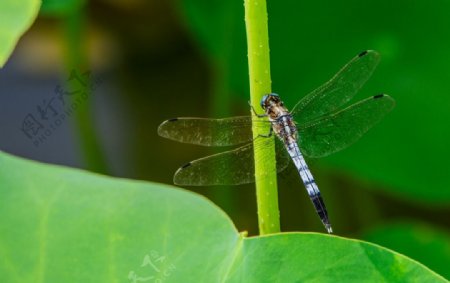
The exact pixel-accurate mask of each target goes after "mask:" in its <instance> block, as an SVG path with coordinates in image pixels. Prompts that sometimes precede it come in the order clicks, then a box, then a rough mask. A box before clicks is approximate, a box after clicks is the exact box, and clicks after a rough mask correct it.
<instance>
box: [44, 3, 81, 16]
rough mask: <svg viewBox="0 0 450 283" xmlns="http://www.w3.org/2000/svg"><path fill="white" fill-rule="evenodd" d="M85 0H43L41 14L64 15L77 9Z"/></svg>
mask: <svg viewBox="0 0 450 283" xmlns="http://www.w3.org/2000/svg"><path fill="white" fill-rule="evenodd" d="M86 2H87V0H43V1H42V8H41V14H43V15H51V16H66V15H68V14H70V13H72V12H74V11H77V10H79V9H80V8H81V7H83V6H84V5H85V4H86Z"/></svg>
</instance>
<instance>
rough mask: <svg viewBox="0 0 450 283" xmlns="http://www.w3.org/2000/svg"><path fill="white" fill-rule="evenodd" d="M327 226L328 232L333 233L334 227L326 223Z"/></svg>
mask: <svg viewBox="0 0 450 283" xmlns="http://www.w3.org/2000/svg"><path fill="white" fill-rule="evenodd" d="M325 228H326V229H327V232H328V234H332V233H333V228H331V225H330V224H326V225H325Z"/></svg>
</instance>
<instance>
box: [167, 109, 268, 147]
mask: <svg viewBox="0 0 450 283" xmlns="http://www.w3.org/2000/svg"><path fill="white" fill-rule="evenodd" d="M252 119H255V118H252V117H251V116H238V117H230V118H224V119H206V118H175V119H170V120H167V121H164V122H163V123H161V125H159V127H158V134H159V135H160V136H162V137H165V138H168V139H171V140H175V141H178V142H183V143H191V144H197V145H203V146H230V145H237V144H243V143H246V142H250V141H252V140H253V136H252ZM256 119H258V118H256ZM253 123H257V125H261V126H265V127H267V131H269V129H270V122H269V121H268V120H267V119H265V118H260V119H258V120H255V121H253Z"/></svg>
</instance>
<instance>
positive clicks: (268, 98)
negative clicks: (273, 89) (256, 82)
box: [261, 93, 281, 110]
mask: <svg viewBox="0 0 450 283" xmlns="http://www.w3.org/2000/svg"><path fill="white" fill-rule="evenodd" d="M280 102H281V100H280V96H279V95H278V94H276V93H269V94H266V95H264V96H263V97H262V99H261V107H262V109H264V110H266V108H267V107H269V106H271V105H273V104H278V103H280Z"/></svg>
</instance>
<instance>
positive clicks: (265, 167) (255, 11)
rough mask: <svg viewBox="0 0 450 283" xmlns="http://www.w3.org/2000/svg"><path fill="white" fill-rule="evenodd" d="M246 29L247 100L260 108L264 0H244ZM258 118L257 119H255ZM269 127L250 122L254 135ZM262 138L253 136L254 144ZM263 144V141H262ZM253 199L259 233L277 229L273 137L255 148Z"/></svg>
mask: <svg viewBox="0 0 450 283" xmlns="http://www.w3.org/2000/svg"><path fill="white" fill-rule="evenodd" d="M244 7H245V23H246V30H247V48H248V67H249V77H250V102H251V104H252V106H253V107H254V109H261V106H260V100H261V98H262V96H263V95H265V94H268V93H270V92H271V79H270V58H269V31H268V26H267V8H266V0H244ZM255 119H257V118H255ZM267 133H268V128H264V127H260V126H259V127H258V126H257V125H256V124H255V123H254V124H253V136H254V137H257V136H259V135H266V134H267ZM260 140H261V138H259V139H255V148H257V146H256V144H257V143H258V141H260ZM264 143H265V144H266V141H265V142H264ZM254 153H255V178H256V200H257V205H258V222H259V232H260V234H261V235H264V234H270V233H277V232H280V212H279V210H278V190H277V176H276V172H277V171H276V163H275V144H274V140H273V137H272V138H271V140H270V143H269V146H265V147H259V148H258V150H255V152H254Z"/></svg>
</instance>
